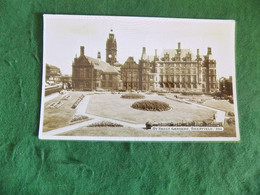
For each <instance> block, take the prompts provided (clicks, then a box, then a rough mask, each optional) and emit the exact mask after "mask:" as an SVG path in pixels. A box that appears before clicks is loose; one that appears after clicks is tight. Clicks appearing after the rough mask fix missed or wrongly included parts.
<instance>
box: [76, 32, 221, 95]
mask: <svg viewBox="0 0 260 195" xmlns="http://www.w3.org/2000/svg"><path fill="white" fill-rule="evenodd" d="M216 78H217V77H216V60H214V59H213V56H212V51H211V48H210V47H209V48H208V50H207V54H206V55H204V56H202V55H200V53H199V49H198V50H197V54H196V55H194V54H193V53H192V52H191V50H189V49H182V48H181V43H178V48H177V49H166V50H164V51H163V53H162V55H161V57H160V56H158V55H157V51H155V55H154V56H147V54H146V48H145V47H143V50H142V54H141V57H140V60H139V61H138V63H137V62H136V61H135V60H134V58H133V57H129V58H128V59H127V60H126V61H125V63H124V64H123V65H121V64H120V63H118V61H117V42H116V39H115V36H114V34H113V31H112V30H111V32H110V33H109V37H108V39H107V41H106V62H103V61H101V53H100V52H98V54H97V59H94V58H91V57H88V56H85V54H84V47H82V46H81V48H80V56H79V57H75V59H74V62H73V65H72V88H73V89H75V90H90V91H92V90H97V89H99V88H102V89H106V90H119V89H120V90H121V89H122V90H142V91H150V90H166V91H172V92H188V91H190V92H203V93H208V92H215V91H217V90H218V84H217V79H216Z"/></svg>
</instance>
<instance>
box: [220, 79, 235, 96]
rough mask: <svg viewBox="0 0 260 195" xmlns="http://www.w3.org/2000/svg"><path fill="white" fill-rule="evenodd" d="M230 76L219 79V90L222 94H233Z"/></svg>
mask: <svg viewBox="0 0 260 195" xmlns="http://www.w3.org/2000/svg"><path fill="white" fill-rule="evenodd" d="M232 86H233V85H232V77H231V76H230V77H229V78H225V77H221V78H220V79H219V90H220V92H221V93H222V94H223V95H224V94H225V95H229V96H233V87H232Z"/></svg>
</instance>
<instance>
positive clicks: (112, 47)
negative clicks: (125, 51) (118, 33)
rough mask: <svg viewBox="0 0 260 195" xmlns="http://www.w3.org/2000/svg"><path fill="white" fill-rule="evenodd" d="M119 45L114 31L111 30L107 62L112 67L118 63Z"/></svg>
mask: <svg viewBox="0 0 260 195" xmlns="http://www.w3.org/2000/svg"><path fill="white" fill-rule="evenodd" d="M116 54H117V45H116V39H115V37H114V33H113V30H112V29H111V30H110V33H109V37H108V39H107V43H106V62H107V63H109V64H110V65H114V63H116Z"/></svg>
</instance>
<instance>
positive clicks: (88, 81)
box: [72, 46, 120, 91]
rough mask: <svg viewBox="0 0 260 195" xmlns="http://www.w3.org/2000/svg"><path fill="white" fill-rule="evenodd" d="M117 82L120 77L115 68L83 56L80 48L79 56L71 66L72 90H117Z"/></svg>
mask: <svg viewBox="0 0 260 195" xmlns="http://www.w3.org/2000/svg"><path fill="white" fill-rule="evenodd" d="M98 55H99V54H98ZM119 80H120V75H119V72H118V71H117V70H116V68H115V67H113V66H111V65H110V64H108V63H106V62H103V61H101V60H100V59H99V58H97V59H94V58H91V57H89V56H85V53H84V47H83V46H81V47H80V56H79V57H75V58H74V61H73V64H72V88H73V89H74V90H86V91H93V90H99V89H106V90H118V88H119Z"/></svg>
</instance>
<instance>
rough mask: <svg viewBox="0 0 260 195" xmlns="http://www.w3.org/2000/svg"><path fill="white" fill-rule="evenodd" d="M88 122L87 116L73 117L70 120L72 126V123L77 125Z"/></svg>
mask: <svg viewBox="0 0 260 195" xmlns="http://www.w3.org/2000/svg"><path fill="white" fill-rule="evenodd" d="M86 120H88V117H87V116H83V115H74V116H73V118H72V119H71V121H70V123H71V124H74V123H79V122H83V121H86Z"/></svg>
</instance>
